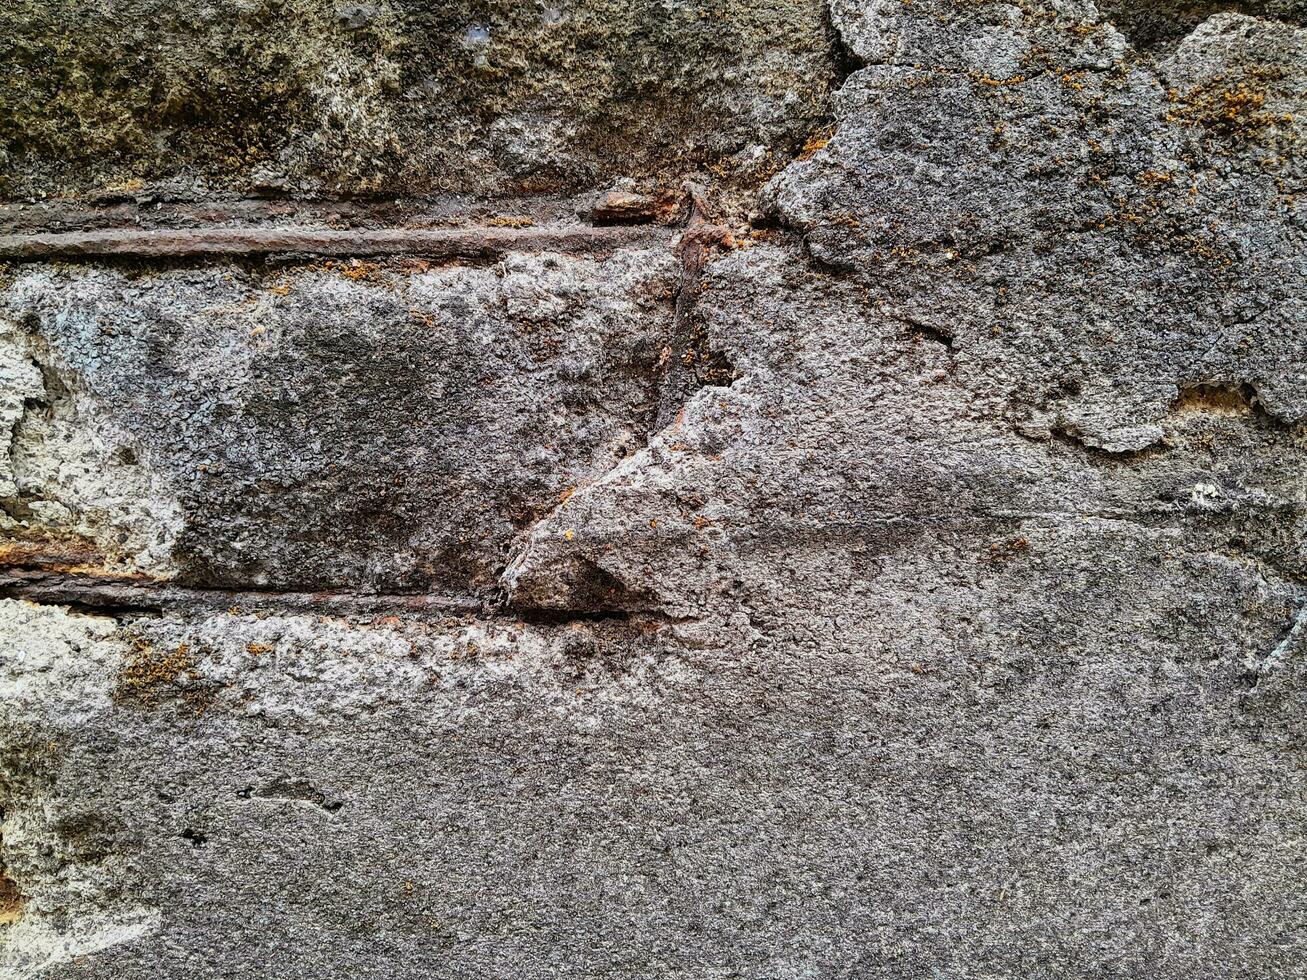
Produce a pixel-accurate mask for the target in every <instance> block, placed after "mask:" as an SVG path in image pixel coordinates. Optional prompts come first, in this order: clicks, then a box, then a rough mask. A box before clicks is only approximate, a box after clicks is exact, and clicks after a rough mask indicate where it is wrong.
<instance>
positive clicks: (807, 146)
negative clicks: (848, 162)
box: [798, 126, 835, 160]
mask: <svg viewBox="0 0 1307 980" xmlns="http://www.w3.org/2000/svg"><path fill="white" fill-rule="evenodd" d="M834 135H835V128H834V127H833V126H827V127H825V128H823V129H821V130H818V131H817V132H815V133H813V134H812V135H811V136H809V137H808V139H807V141H806V142H805V143H804V144H803V149H802V150H800V151H799V156H798V159H800V160H811V159H812V158H813V157H815V156H816V155H817V154H818V153H819V152H821V151H822V150H823V149H825V148H826V144H828V143H829V142H830V141H831V137H832V136H834Z"/></svg>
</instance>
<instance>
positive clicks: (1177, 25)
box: [1098, 0, 1307, 55]
mask: <svg viewBox="0 0 1307 980" xmlns="http://www.w3.org/2000/svg"><path fill="white" fill-rule="evenodd" d="M1098 10H1099V13H1100V14H1101V15H1102V18H1103V20H1105V21H1110V22H1111V24H1112V26H1114V27H1115V28H1116V29H1117V30H1118V31H1120V32H1121V33H1122V34H1124V35H1125V37H1126V39H1127V40H1128V41H1129V42H1130V45H1131V46H1132V47H1133V48H1134V49H1135V50H1136V51H1140V52H1146V53H1151V54H1161V55H1166V54H1169V53H1170V52H1171V51H1173V50H1175V48H1177V47H1179V45H1180V43H1181V42H1182V41H1183V40H1184V39H1185V38H1186V37H1188V36H1189V35H1190V34H1192V33H1193V32H1194V30H1195V29H1197V28H1198V27H1199V25H1201V24H1202V23H1203V21H1205V20H1207V18H1209V17H1212V16H1214V15H1215V14H1222V13H1235V14H1246V15H1247V16H1250V17H1261V18H1265V19H1268V20H1282V21H1286V22H1288V23H1291V24H1297V25H1299V26H1302V25H1307V2H1304V0H1103V2H1100V3H1099V4H1098Z"/></svg>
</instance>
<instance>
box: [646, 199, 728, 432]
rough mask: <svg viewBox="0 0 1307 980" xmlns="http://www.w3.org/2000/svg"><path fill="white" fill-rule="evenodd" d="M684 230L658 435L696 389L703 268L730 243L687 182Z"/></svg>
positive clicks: (725, 231) (665, 357)
mask: <svg viewBox="0 0 1307 980" xmlns="http://www.w3.org/2000/svg"><path fill="white" fill-rule="evenodd" d="M685 191H686V209H687V217H686V222H685V230H684V231H683V232H682V234H681V238H680V241H679V242H678V243H677V246H676V252H677V259H678V260H679V262H680V266H681V271H680V279H679V281H678V283H677V287H676V310H675V313H674V315H673V317H672V335H671V337H670V338H669V339H668V342H667V346H666V347H665V348H664V349H663V356H662V365H663V377H662V383H661V385H660V390H659V393H658V412H657V415H656V416H655V419H654V429H653V431H655V432H657V431H659V430H661V429H665V428H666V427H667V426H669V425H671V424H672V422H674V421H675V420H676V416H677V415H678V414H679V413H680V411H681V408H682V407H683V406H684V405H685V403H686V401H687V400H688V399H689V397H690V395H691V394H692V393H693V392H694V389H695V388H697V387H698V386H699V385H698V379H697V375H696V372H695V365H694V359H695V356H694V347H695V344H694V325H693V317H694V306H695V303H696V302H697V301H698V299H699V291H700V288H701V286H702V280H703V267H704V265H705V264H706V263H707V260H708V255H709V253H710V251H711V249H712V248H713V247H714V246H716V245H722V244H725V243H728V242H729V241H730V240H731V232H730V229H729V228H726V227H725V226H723V225H719V224H716V223H714V222H713V221H712V210H711V207H710V206H709V204H708V198H707V191H706V190H705V189H704V188H703V187H701V186H699V185H697V184H689V183H687V184H686V186H685Z"/></svg>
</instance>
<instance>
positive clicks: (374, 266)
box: [310, 259, 381, 282]
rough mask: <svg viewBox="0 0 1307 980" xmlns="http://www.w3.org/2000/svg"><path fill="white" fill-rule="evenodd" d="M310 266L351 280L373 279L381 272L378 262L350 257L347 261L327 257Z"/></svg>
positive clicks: (365, 280)
mask: <svg viewBox="0 0 1307 980" xmlns="http://www.w3.org/2000/svg"><path fill="white" fill-rule="evenodd" d="M310 268H318V269H322V270H323V271H324V272H334V273H336V275H338V276H343V277H344V278H346V279H349V280H350V281H351V282H367V281H371V280H375V279H377V278H379V276H380V274H381V266H380V265H379V264H378V263H376V262H364V261H363V260H362V259H350V260H349V261H347V262H337V261H334V260H331V259H329V260H327V261H326V262H323V263H321V264H320V265H318V266H310Z"/></svg>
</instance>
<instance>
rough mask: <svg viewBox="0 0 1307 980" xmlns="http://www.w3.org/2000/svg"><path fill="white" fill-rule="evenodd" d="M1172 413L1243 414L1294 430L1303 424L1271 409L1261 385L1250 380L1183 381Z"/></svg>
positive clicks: (1173, 414)
mask: <svg viewBox="0 0 1307 980" xmlns="http://www.w3.org/2000/svg"><path fill="white" fill-rule="evenodd" d="M1170 414H1171V415H1172V416H1177V415H1200V414H1205V415H1241V416H1246V417H1248V418H1249V419H1255V420H1257V421H1258V422H1260V423H1261V424H1263V425H1265V426H1269V427H1271V428H1276V429H1285V430H1290V431H1295V430H1298V429H1301V428H1302V427H1301V426H1299V425H1295V424H1294V423H1292V422H1286V421H1285V420H1284V419H1282V418H1280V416H1278V415H1276V414H1275V413H1273V412H1271V411H1270V410H1269V409H1268V408H1267V407H1266V404H1265V403H1264V402H1263V401H1262V399H1261V397H1260V396H1259V395H1258V394H1257V389H1256V388H1255V387H1254V386H1253V385H1251V384H1249V383H1248V382H1237V383H1236V382H1231V383H1221V382H1199V383H1191V384H1182V385H1181V386H1180V394H1179V395H1178V396H1177V397H1176V399H1175V401H1173V402H1172V403H1171V407H1170Z"/></svg>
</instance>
